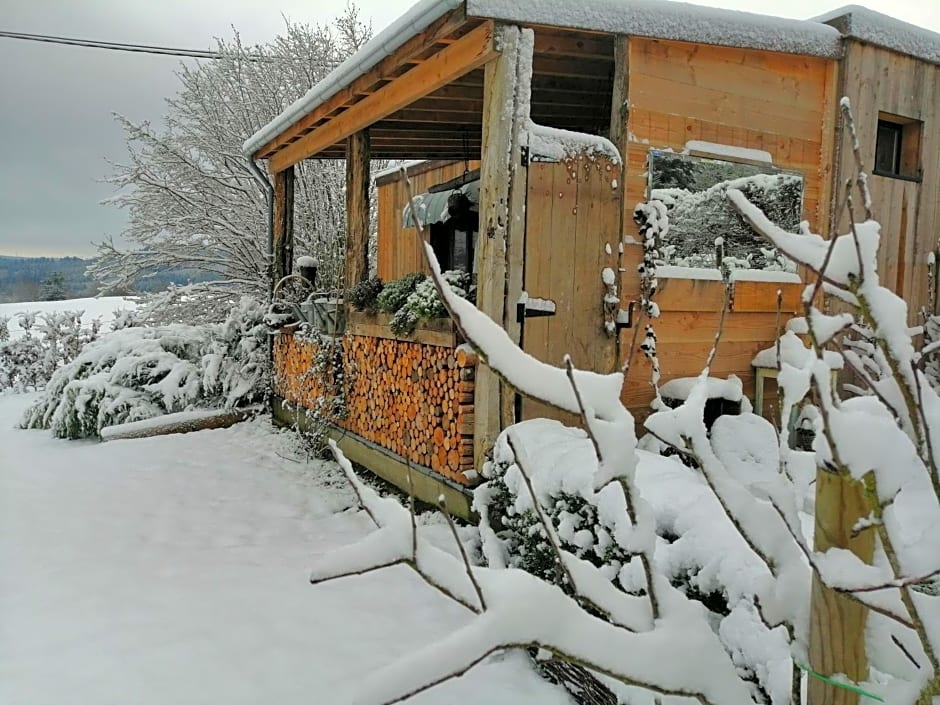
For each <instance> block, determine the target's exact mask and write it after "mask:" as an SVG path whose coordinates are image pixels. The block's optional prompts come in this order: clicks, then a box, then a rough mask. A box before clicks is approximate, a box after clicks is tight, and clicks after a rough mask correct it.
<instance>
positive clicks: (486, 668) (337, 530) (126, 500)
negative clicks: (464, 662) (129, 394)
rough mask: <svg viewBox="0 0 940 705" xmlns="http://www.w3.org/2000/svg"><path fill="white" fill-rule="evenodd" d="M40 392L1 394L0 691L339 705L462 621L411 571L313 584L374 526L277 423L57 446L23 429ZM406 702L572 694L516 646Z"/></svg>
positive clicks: (92, 699)
mask: <svg viewBox="0 0 940 705" xmlns="http://www.w3.org/2000/svg"><path fill="white" fill-rule="evenodd" d="M30 399H31V397H27V396H18V395H11V396H6V397H0V566H2V569H0V703H16V704H17V705H33V704H35V705H38V704H39V703H55V705H68V704H70V703H75V704H76V705H78V704H81V705H88V704H95V703H135V704H138V705H147V704H148V703H153V704H154V705H165V704H166V703H174V704H179V705H183V704H186V703H192V704H196V703H198V704H199V705H212V704H213V703H220V704H222V703H224V704H225V705H233V704H237V703H245V704H251V705H256V704H257V703H278V704H279V705H289V704H290V703H304V704H305V705H307V704H309V703H317V704H318V705H321V704H326V703H333V702H340V701H342V700H343V699H344V696H348V694H349V693H350V691H351V689H352V688H353V687H354V686H355V685H356V683H357V680H358V679H359V677H360V675H361V674H363V673H366V672H369V671H371V670H374V669H375V668H376V667H378V666H379V665H382V664H384V663H387V662H390V661H392V660H394V659H396V658H398V657H400V656H401V655H402V654H404V653H406V652H407V651H408V650H409V649H415V648H417V647H418V646H420V645H421V644H423V643H427V642H428V641H429V640H432V639H434V638H439V637H440V636H442V635H443V634H445V633H446V632H447V631H448V630H450V629H453V628H454V627H456V626H458V625H460V624H462V623H464V622H465V620H467V619H468V613H466V612H465V611H464V610H463V609H462V608H460V607H457V606H455V605H454V604H453V603H451V602H449V601H447V600H445V599H443V598H441V597H439V596H438V595H437V594H435V593H434V591H432V590H429V589H428V588H427V587H426V586H425V585H424V584H423V583H422V582H421V581H420V580H419V579H418V578H417V577H416V576H414V575H413V574H412V573H411V572H410V571H409V570H408V569H406V568H400V569H390V570H385V571H380V572H378V573H374V574H371V575H366V576H361V577H357V578H349V579H345V580H340V581H337V582H333V583H328V584H324V585H320V586H317V587H313V586H311V585H309V584H308V582H307V573H308V569H309V566H310V564H311V561H312V558H313V556H314V555H316V554H317V553H320V552H325V551H329V550H330V549H332V548H335V547H337V546H340V545H343V544H346V543H348V542H351V541H353V540H355V539H357V538H360V537H361V536H363V534H364V533H365V532H367V531H369V530H371V524H370V523H369V521H368V520H367V518H366V517H365V516H364V514H363V512H361V511H357V510H354V509H353V510H351V509H349V508H350V507H351V506H352V504H353V496H352V493H351V492H350V491H349V489H348V488H347V486H346V485H345V483H344V482H343V481H342V480H340V479H339V478H340V476H339V474H338V471H337V470H336V469H335V467H334V466H333V465H332V464H328V463H317V462H312V463H304V462H297V459H296V456H294V455H293V453H292V451H291V446H290V442H289V437H288V436H286V435H283V434H278V433H275V432H274V431H272V430H271V427H270V425H269V423H268V422H267V421H266V420H264V419H260V420H256V421H253V422H249V423H244V424H240V425H238V426H235V427H233V428H230V429H222V430H214V431H202V432H199V433H191V434H187V435H179V436H167V437H158V438H148V439H139V440H127V441H113V442H110V443H104V444H101V443H89V442H77V441H59V440H54V439H52V438H51V436H50V434H49V433H48V432H45V431H21V430H15V429H14V428H13V426H14V424H15V423H16V421H17V419H18V418H19V416H20V414H21V413H22V411H23V409H24V408H25V406H26V404H27V403H28V402H29V401H30ZM423 531H425V532H426V534H427V535H428V536H429V537H431V538H432V540H434V541H435V542H436V543H440V544H441V545H444V543H445V542H446V541H447V540H448V535H447V533H446V530H445V529H444V528H443V527H442V526H441V525H440V524H436V523H433V522H429V523H428V525H427V526H425V527H424V528H423ZM411 702H414V703H423V704H424V705H429V704H431V703H435V704H436V705H445V704H448V703H452V704H453V705H468V704H470V703H480V704H481V705H482V704H483V703H486V704H488V705H490V704H499V703H505V704H506V705H509V704H510V703H529V702H538V703H540V705H555V704H558V705H561V704H562V703H567V702H568V700H567V698H566V697H565V696H564V695H563V694H562V692H561V691H560V690H556V689H555V688H553V687H552V686H549V685H548V684H546V683H545V682H544V681H542V680H540V679H539V678H538V676H536V675H535V673H534V671H533V670H532V669H531V667H530V666H529V664H528V662H527V660H526V659H525V658H524V657H523V656H522V655H521V654H519V653H510V654H506V655H503V656H501V657H497V658H494V659H491V660H490V661H488V662H486V663H484V664H482V665H481V666H479V667H477V668H475V669H473V670H472V671H471V672H470V673H469V674H468V675H466V676H464V677H463V678H461V679H459V680H456V681H452V682H450V683H448V684H445V685H443V686H441V687H439V688H435V689H434V690H432V691H430V692H428V693H426V694H424V695H423V696H420V697H417V698H415V699H414V700H412V701H411Z"/></svg>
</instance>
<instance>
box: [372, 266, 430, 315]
mask: <svg viewBox="0 0 940 705" xmlns="http://www.w3.org/2000/svg"><path fill="white" fill-rule="evenodd" d="M425 278H426V277H425V275H424V274H422V273H421V272H415V273H414V274H406V275H405V276H403V277H402V278H401V279H396V280H395V281H391V282H388V283H387V284H386V285H385V287H384V288H383V289H382V291H381V292H380V293H379V294H378V296H377V297H376V302H377V303H378V307H379V310H380V311H383V312H385V313H395V312H397V311H398V309H400V308H401V307H402V306H404V305H405V302H406V301H407V300H408V297H409V296H411V294H412V293H414V290H415V287H416V286H418V284H419V283H420V282H421V281H423V280H424V279H425Z"/></svg>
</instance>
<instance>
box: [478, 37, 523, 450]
mask: <svg viewBox="0 0 940 705" xmlns="http://www.w3.org/2000/svg"><path fill="white" fill-rule="evenodd" d="M494 37H495V44H496V46H498V47H500V48H501V52H500V53H499V55H498V56H497V57H496V58H495V59H493V60H492V61H490V62H489V63H487V64H486V66H485V69H484V78H483V95H484V96H485V102H484V105H483V154H482V164H481V166H480V235H479V242H478V245H477V255H476V265H477V307H478V308H479V309H480V310H481V311H482V312H483V313H485V314H486V315H487V316H489V317H490V318H492V319H493V320H494V321H496V322H497V323H500V324H501V325H504V326H505V325H506V317H507V309H508V308H512V306H509V304H510V303H514V302H510V301H509V296H507V293H508V292H507V287H508V286H509V281H508V278H507V274H508V270H507V261H508V259H507V258H508V252H509V250H510V247H511V248H512V252H513V255H514V257H515V258H516V259H518V260H519V262H518V263H516V264H515V266H518V267H519V271H518V272H517V273H515V274H514V275H513V287H514V288H515V289H518V291H519V292H521V290H522V272H521V260H522V251H523V248H524V240H523V239H522V233H523V232H524V228H525V217H524V216H522V217H520V218H519V219H518V222H512V223H511V221H510V211H511V207H510V199H511V198H512V196H513V193H512V186H515V187H517V188H519V187H521V188H522V196H521V200H522V202H523V205H522V206H520V204H519V203H518V202H517V203H516V204H515V210H516V213H515V214H514V215H517V214H518V210H519V209H520V207H524V198H525V196H524V194H525V186H524V184H525V182H524V180H523V181H522V182H521V185H520V182H519V179H520V178H522V179H524V174H519V173H518V172H521V171H523V169H521V168H520V165H521V148H520V144H519V130H520V127H521V126H520V125H518V124H517V118H518V116H517V114H516V110H515V108H516V100H517V97H518V96H517V94H516V89H517V83H518V78H519V77H518V70H519V67H518V60H519V44H520V30H519V28H518V27H515V26H510V25H503V24H499V25H496V27H495V28H494ZM507 108H508V110H507ZM514 166H515V167H516V168H515V169H514V168H513V167H514ZM514 172H516V176H515V177H514V175H513V173H514ZM511 185H512V186H511ZM516 195H517V197H518V193H517V194H516ZM513 220H514V221H515V219H513ZM515 296H516V299H518V297H519V294H518V293H516V294H515ZM509 330H510V335H515V338H514V339H515V340H516V341H518V339H519V327H518V326H517V325H515V324H512V327H511V329H509ZM504 396H505V397H511V396H512V394H511V393H510V392H509V389H508V388H507V387H506V386H505V385H502V384H501V383H500V380H499V378H498V377H497V376H496V374H495V373H493V371H492V370H490V369H489V368H488V367H486V366H485V365H484V366H481V367H480V368H479V369H478V371H477V380H476V387H475V390H474V410H475V420H474V442H473V459H474V464H475V466H476V467H480V465H481V464H482V462H483V457H484V454H485V453H486V451H487V450H488V449H490V448H492V447H493V444H494V443H495V442H496V436H497V435H498V434H499V431H500V429H501V427H502V426H503V424H504V423H512V420H511V419H510V418H505V417H506V416H507V414H509V413H511V412H510V410H511V408H512V400H511V399H506V400H505V401H504Z"/></svg>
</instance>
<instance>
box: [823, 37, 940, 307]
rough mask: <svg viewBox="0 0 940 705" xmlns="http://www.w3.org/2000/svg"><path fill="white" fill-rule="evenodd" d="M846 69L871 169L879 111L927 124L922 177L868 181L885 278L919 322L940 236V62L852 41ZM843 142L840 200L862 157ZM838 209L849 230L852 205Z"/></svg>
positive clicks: (838, 225)
mask: <svg viewBox="0 0 940 705" xmlns="http://www.w3.org/2000/svg"><path fill="white" fill-rule="evenodd" d="M842 70H843V73H844V80H843V83H844V90H845V93H846V95H847V96H848V98H849V99H850V100H851V102H852V111H853V113H854V116H855V126H856V130H857V132H858V140H859V147H860V150H861V154H862V160H863V162H864V165H865V167H866V169H868V170H869V171H870V170H871V169H872V168H873V166H874V155H875V144H876V137H877V129H878V114H879V112H883V113H888V114H891V115H896V116H901V117H903V118H907V119H911V120H918V121H922V122H923V132H922V135H921V140H920V145H919V146H920V181H919V182H918V181H906V180H902V179H895V178H890V177H885V176H878V175H875V174H872V175H870V176H869V179H868V184H869V187H870V189H871V195H872V210H873V212H874V217H875V219H876V220H877V221H879V222H880V223H881V238H882V239H881V249H880V250H879V253H878V269H879V275H880V278H881V282H882V284H883V285H884V286H887V287H889V288H891V289H892V290H893V291H894V292H895V293H896V294H898V296H900V297H901V298H903V299H904V300H905V301H906V302H907V304H908V323H909V324H911V325H914V324H916V323H918V322H919V319H918V316H917V314H918V311H919V310H920V308H921V307H923V306H925V305H926V304H927V301H928V284H927V268H926V261H927V255H928V253H929V252H930V251H932V250H934V249H935V248H936V247H937V240H938V237H940V130H938V129H937V124H938V120H940V66H937V65H935V64H930V63H927V62H924V61H919V60H917V59H914V58H912V57H909V56H904V55H901V54H897V53H895V52H893V51H890V50H887V49H882V48H880V47H876V46H874V45H871V44H864V43H862V42H858V41H855V40H847V42H846V54H845V59H844V60H843V69H842ZM840 146H841V149H840V150H839V154H838V156H839V163H838V165H837V177H836V185H837V187H836V194H835V200H836V201H837V202H838V203H840V204H841V202H842V201H843V200H844V196H843V193H844V191H843V189H842V188H841V187H839V186H838V184H840V183H842V182H843V181H844V180H845V179H847V178H850V177H853V176H854V174H855V162H854V157H853V155H852V152H851V149H849V147H848V145H847V144H842V145H840ZM832 215H833V229H834V230H835V231H837V232H840V233H841V232H847V230H848V225H849V216H848V213H847V212H846V210H845V208H844V207H837V208H835V209H834V210H833V214H832ZM856 217H857V218H858V217H861V216H860V215H857V216H856Z"/></svg>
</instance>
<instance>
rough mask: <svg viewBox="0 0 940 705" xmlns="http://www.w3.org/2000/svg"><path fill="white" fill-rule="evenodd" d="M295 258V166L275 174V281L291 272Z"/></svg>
mask: <svg viewBox="0 0 940 705" xmlns="http://www.w3.org/2000/svg"><path fill="white" fill-rule="evenodd" d="M293 259H294V167H288V168H287V169H285V170H283V171H279V172H275V174H274V264H273V268H274V271H273V272H272V274H273V276H274V281H275V282H276V281H277V280H278V279H280V278H281V277H283V276H285V275H287V274H290V272H291V270H292V269H293V266H292V261H293Z"/></svg>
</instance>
